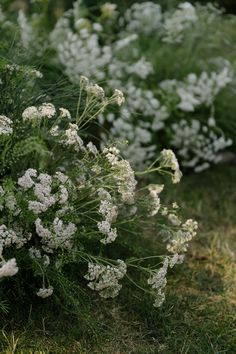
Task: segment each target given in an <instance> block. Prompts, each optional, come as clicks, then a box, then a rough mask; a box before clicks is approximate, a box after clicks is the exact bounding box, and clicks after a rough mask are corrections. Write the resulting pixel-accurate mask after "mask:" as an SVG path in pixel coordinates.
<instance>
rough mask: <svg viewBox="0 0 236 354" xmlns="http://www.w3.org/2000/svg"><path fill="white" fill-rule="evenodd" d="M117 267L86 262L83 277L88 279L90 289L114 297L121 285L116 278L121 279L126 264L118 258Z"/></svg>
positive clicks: (101, 294) (105, 296) (102, 295)
mask: <svg viewBox="0 0 236 354" xmlns="http://www.w3.org/2000/svg"><path fill="white" fill-rule="evenodd" d="M117 263H118V265H117V267H115V266H111V265H107V266H105V265H102V264H94V263H91V262H90V263H89V264H88V273H87V274H86V275H85V279H87V280H89V281H90V282H89V283H88V286H89V287H90V288H91V289H92V290H96V291H98V292H99V295H100V296H101V297H104V298H109V297H112V298H113V297H115V296H117V295H118V293H119V291H120V289H121V287H122V285H120V284H119V283H118V280H120V279H122V278H123V277H124V276H125V274H126V270H127V267H126V264H125V262H124V261H122V260H120V259H118V260H117Z"/></svg>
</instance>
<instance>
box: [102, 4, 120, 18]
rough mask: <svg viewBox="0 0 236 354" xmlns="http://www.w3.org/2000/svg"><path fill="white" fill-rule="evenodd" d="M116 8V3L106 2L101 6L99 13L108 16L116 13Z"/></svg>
mask: <svg viewBox="0 0 236 354" xmlns="http://www.w3.org/2000/svg"><path fill="white" fill-rule="evenodd" d="M116 8H117V5H116V4H113V3H110V2H106V3H105V4H103V5H102V6H101V13H102V15H103V17H108V18H110V17H113V16H114V15H115V14H116Z"/></svg>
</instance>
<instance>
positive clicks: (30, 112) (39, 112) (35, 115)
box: [22, 103, 56, 121]
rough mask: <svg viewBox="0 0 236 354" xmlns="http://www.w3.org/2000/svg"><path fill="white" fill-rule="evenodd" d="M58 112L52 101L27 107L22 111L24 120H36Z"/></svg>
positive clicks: (49, 116) (50, 116)
mask: <svg viewBox="0 0 236 354" xmlns="http://www.w3.org/2000/svg"><path fill="white" fill-rule="evenodd" d="M55 114H56V109H55V107H54V105H53V104H52V103H43V104H42V105H41V106H39V107H38V108H37V107H35V106H31V107H27V108H26V109H25V110H24V112H23V113H22V118H23V121H34V120H40V119H42V118H52V117H53V116H54V115H55Z"/></svg>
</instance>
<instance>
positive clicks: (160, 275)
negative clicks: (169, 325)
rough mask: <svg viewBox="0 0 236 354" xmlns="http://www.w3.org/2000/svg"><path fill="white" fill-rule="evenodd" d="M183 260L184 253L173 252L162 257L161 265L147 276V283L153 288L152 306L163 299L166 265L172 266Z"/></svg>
mask: <svg viewBox="0 0 236 354" xmlns="http://www.w3.org/2000/svg"><path fill="white" fill-rule="evenodd" d="M183 261H184V255H182V254H178V253H175V254H174V255H173V256H172V257H170V256H168V257H166V258H165V259H164V262H163V265H162V267H161V268H160V269H158V270H157V271H155V272H154V273H153V274H152V275H151V276H150V277H149V278H148V284H149V285H151V286H152V289H153V290H154V297H155V301H154V304H153V306H154V307H160V306H161V305H162V304H163V302H164V301H165V292H164V289H165V287H166V284H167V279H166V275H167V270H168V267H170V268H173V267H174V266H175V265H176V264H181V263H183Z"/></svg>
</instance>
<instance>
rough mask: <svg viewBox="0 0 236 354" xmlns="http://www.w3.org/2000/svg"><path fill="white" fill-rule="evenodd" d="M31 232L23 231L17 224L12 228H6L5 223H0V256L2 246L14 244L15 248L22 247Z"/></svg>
mask: <svg viewBox="0 0 236 354" xmlns="http://www.w3.org/2000/svg"><path fill="white" fill-rule="evenodd" d="M30 238H31V234H30V233H24V232H23V230H22V229H21V228H19V227H17V225H15V227H14V228H8V227H7V226H6V225H5V224H2V225H0V256H1V255H2V252H3V250H4V247H10V246H11V245H13V244H14V245H15V246H16V249H19V248H22V247H23V246H24V244H25V243H27V242H28V240H30Z"/></svg>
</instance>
